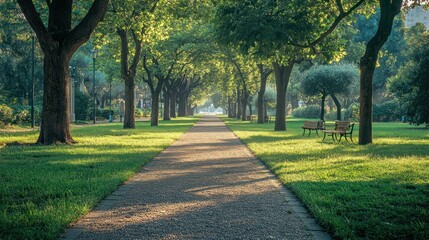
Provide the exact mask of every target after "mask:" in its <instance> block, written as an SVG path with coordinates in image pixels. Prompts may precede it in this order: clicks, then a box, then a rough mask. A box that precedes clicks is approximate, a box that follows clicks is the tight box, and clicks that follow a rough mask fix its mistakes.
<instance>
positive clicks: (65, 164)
mask: <svg viewBox="0 0 429 240" xmlns="http://www.w3.org/2000/svg"><path fill="white" fill-rule="evenodd" d="M197 119H198V118H197V117H194V118H180V119H175V120H172V121H169V122H161V123H160V126H158V127H150V126H149V124H150V123H149V122H139V123H137V126H136V129H135V130H124V129H122V125H121V124H119V123H113V124H108V125H107V124H105V125H97V126H84V127H74V128H73V129H72V135H73V136H74V139H75V140H77V141H78V144H75V145H60V146H35V145H34V144H32V143H34V142H35V141H36V140H37V132H34V131H33V132H13V133H11V132H8V133H6V132H0V182H1V184H0V239H57V238H58V237H59V235H60V234H61V233H62V231H63V230H64V229H65V228H66V227H67V226H68V225H69V224H70V223H72V222H74V221H76V220H77V219H78V218H79V217H80V216H82V215H83V214H85V213H87V212H88V211H89V210H90V209H91V208H93V207H94V206H95V205H96V204H97V202H99V201H100V200H101V199H103V198H104V197H106V196H108V195H109V194H110V193H111V192H112V191H114V190H115V189H116V188H117V187H118V186H119V185H121V183H123V182H124V181H125V180H127V179H129V178H130V177H131V176H132V175H133V174H134V173H135V172H136V171H137V170H138V169H139V168H140V167H141V166H142V165H144V164H145V163H147V162H148V161H150V160H151V159H153V158H154V157H155V155H157V154H158V153H159V152H161V151H162V150H163V149H164V148H165V147H167V146H169V145H170V144H171V143H173V142H174V140H176V139H178V138H179V137H180V136H181V135H182V134H183V133H184V132H185V131H186V130H187V129H189V128H190V127H191V126H192V125H193V123H194V122H196V121H197Z"/></svg>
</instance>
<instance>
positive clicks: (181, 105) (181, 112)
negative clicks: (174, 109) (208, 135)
mask: <svg viewBox="0 0 429 240" xmlns="http://www.w3.org/2000/svg"><path fill="white" fill-rule="evenodd" d="M186 95H187V93H184V94H182V95H180V96H179V117H185V116H186V98H187V97H186Z"/></svg>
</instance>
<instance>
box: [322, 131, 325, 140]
mask: <svg viewBox="0 0 429 240" xmlns="http://www.w3.org/2000/svg"><path fill="white" fill-rule="evenodd" d="M325 138H326V133H325V132H323V139H322V141H325Z"/></svg>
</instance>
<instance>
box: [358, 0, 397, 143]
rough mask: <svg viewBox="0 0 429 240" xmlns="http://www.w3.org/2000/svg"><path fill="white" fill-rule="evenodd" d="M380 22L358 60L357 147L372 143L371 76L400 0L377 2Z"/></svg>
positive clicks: (380, 0) (372, 88) (390, 30)
mask: <svg viewBox="0 0 429 240" xmlns="http://www.w3.org/2000/svg"><path fill="white" fill-rule="evenodd" d="M379 2H380V11H381V15H380V20H379V23H378V29H377V32H376V33H375V35H374V37H373V38H371V40H370V41H369V42H368V44H367V45H366V50H365V54H364V56H363V57H362V58H361V59H360V112H359V115H360V116H359V145H366V144H369V143H372V119H373V117H372V107H373V106H372V105H373V91H374V86H373V75H374V70H375V66H376V63H377V58H378V53H379V51H380V49H381V47H382V46H383V45H384V43H385V42H386V41H387V39H388V38H389V36H390V33H391V32H392V26H393V20H394V18H395V16H396V15H397V14H398V13H399V12H400V11H401V6H402V0H379Z"/></svg>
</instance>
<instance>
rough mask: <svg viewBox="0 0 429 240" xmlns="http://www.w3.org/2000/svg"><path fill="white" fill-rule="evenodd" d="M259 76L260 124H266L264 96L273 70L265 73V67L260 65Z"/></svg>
mask: <svg viewBox="0 0 429 240" xmlns="http://www.w3.org/2000/svg"><path fill="white" fill-rule="evenodd" d="M258 68H259V74H260V76H261V85H260V87H259V92H258V123H265V117H264V115H265V110H264V95H265V90H266V88H267V79H268V77H269V76H270V74H271V72H272V70H269V71H265V70H264V65H262V64H258Z"/></svg>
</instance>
